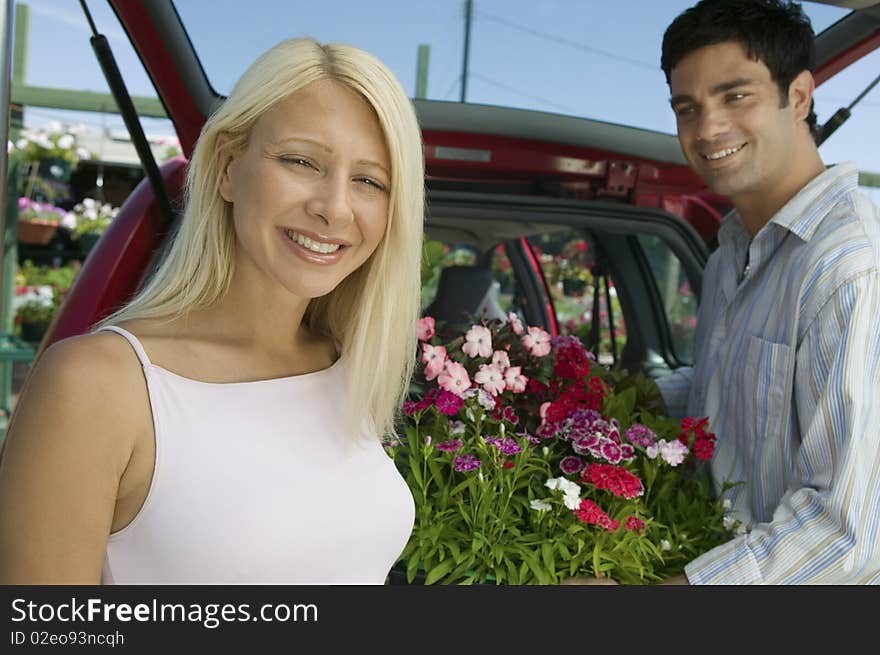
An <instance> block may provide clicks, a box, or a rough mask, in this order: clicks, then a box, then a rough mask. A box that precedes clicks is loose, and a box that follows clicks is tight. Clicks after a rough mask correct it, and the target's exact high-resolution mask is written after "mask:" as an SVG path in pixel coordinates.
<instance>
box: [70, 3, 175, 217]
mask: <svg viewBox="0 0 880 655" xmlns="http://www.w3.org/2000/svg"><path fill="white" fill-rule="evenodd" d="M79 3H80V5H82V8H83V11H84V12H85V14H86V20H88V21H89V27H90V28H91V30H92V34H93V36H92V37H91V38H90V39H89V41H90V42H91V44H92V49H93V50H94V51H95V56H96V57H97V58H98V63H99V64H100V65H101V70H102V71H103V72H104V77H105V78H106V80H107V84H108V86H109V87H110V91H111V93H113V98H114V99H115V100H116V106H117V108H118V109H119V114H120V115H121V116H122V120H123V121H124V122H125V127H126V128H127V129H128V134H129V136H130V137H131V142H132V145H134V148H135V150H136V151H137V155H138V159H140V160H141V166H143V168H144V174H145V175H146V176H147V179H148V180H149V181H150V186H152V187H153V193H154V195H155V196H156V202H157V203H158V205H159V211H160V212H161V214H162V218H163V222H164V224H165V227H169V226H170V225H171V223H172V221H173V220H174V212H173V211H172V210H171V202H170V201H169V200H168V192H167V191H166V190H165V184H164V182H162V175H161V174H160V173H159V167H158V166H157V165H156V159H155V157H153V151H152V150H150V144H149V142H148V141H147V137H146V135H145V134H144V129H143V127H142V126H141V122H140V120H139V119H138V115H137V111H136V110H135V108H134V103H133V102H132V101H131V96H130V95H129V93H128V89H127V88H125V82H124V81H123V80H122V75H121V73H120V72H119V67H118V66H117V65H116V59H115V58H114V57H113V52H112V51H111V50H110V44H109V43H108V41H107V37H105V36H104V35H103V34H99V33H98V29H97V28H96V27H95V22H94V21H93V20H92V15H91V13H90V12H89V8H88V7H87V6H86V2H85V0H79Z"/></svg>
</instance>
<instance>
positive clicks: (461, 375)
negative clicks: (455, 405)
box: [437, 359, 471, 397]
mask: <svg viewBox="0 0 880 655" xmlns="http://www.w3.org/2000/svg"><path fill="white" fill-rule="evenodd" d="M437 384H439V385H440V388H441V389H445V390H446V391H448V392H449V393H454V394H455V395H456V396H459V397H461V395H462V394H463V393H464V392H465V391H467V390H468V389H469V388H470V386H471V378H470V376H469V375H468V372H467V369H466V368H465V367H464V366H462V365H461V364H459V363H458V362H453V361H452V360H449V359H447V360H446V366H444V367H443V371H442V372H441V373H440V375H439V376H438V377H437Z"/></svg>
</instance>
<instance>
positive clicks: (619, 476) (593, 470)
mask: <svg viewBox="0 0 880 655" xmlns="http://www.w3.org/2000/svg"><path fill="white" fill-rule="evenodd" d="M581 480H583V481H584V482H589V483H591V484H593V485H594V486H595V487H596V488H597V489H605V490H607V491H610V492H611V493H613V494H614V495H615V496H622V497H623V498H630V499H631V498H638V497H639V496H641V495H642V494H643V493H645V487H644V486H643V485H642V481H641V480H640V479H639V478H638V477H637V476H635V475H633V474H632V473H630V472H629V471H627V470H626V469H625V468H623V467H622V466H614V465H613V464H590V465H589V466H587V467H586V468H585V469H584V470H583V471H581Z"/></svg>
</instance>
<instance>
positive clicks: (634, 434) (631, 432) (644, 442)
mask: <svg viewBox="0 0 880 655" xmlns="http://www.w3.org/2000/svg"><path fill="white" fill-rule="evenodd" d="M623 436H625V437H626V440H627V441H629V442H630V443H634V444H635V445H637V446H641V447H642V448H647V447H648V446H650V445H651V444H653V443H654V442H655V441H657V434H656V433H655V432H654V431H653V430H652V429H651V428H649V427H646V426H644V425H642V424H641V423H634V424H633V426H632V427H631V428H629V429H628V430H627V431H626V432H624V435H623Z"/></svg>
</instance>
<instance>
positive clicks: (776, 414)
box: [744, 336, 792, 450]
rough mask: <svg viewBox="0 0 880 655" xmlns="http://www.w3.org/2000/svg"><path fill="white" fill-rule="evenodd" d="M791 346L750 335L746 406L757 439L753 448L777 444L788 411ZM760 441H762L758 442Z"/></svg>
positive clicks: (761, 448) (786, 422)
mask: <svg viewBox="0 0 880 655" xmlns="http://www.w3.org/2000/svg"><path fill="white" fill-rule="evenodd" d="M790 369H791V347H790V346H788V345H786V344H784V343H776V342H774V341H767V340H765V339H761V338H760V337H755V336H750V337H749V342H748V348H747V351H746V380H744V382H745V384H746V385H747V386H746V389H745V394H744V395H745V397H746V399H747V405H748V406H747V407H746V408H745V410H746V412H747V414H746V421H747V422H748V423H751V425H752V427H753V429H754V438H755V440H756V442H757V443H756V444H755V445H756V446H758V447H757V448H756V449H755V450H764V448H766V447H770V448H774V447H775V446H774V444H775V445H778V444H779V439H780V433H781V431H782V429H783V426H785V425H787V424H788V420H789V413H790V411H791V403H790V402H789V399H790V397H791V382H790V380H791V376H792V371H791V370H790ZM758 444H762V445H758Z"/></svg>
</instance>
